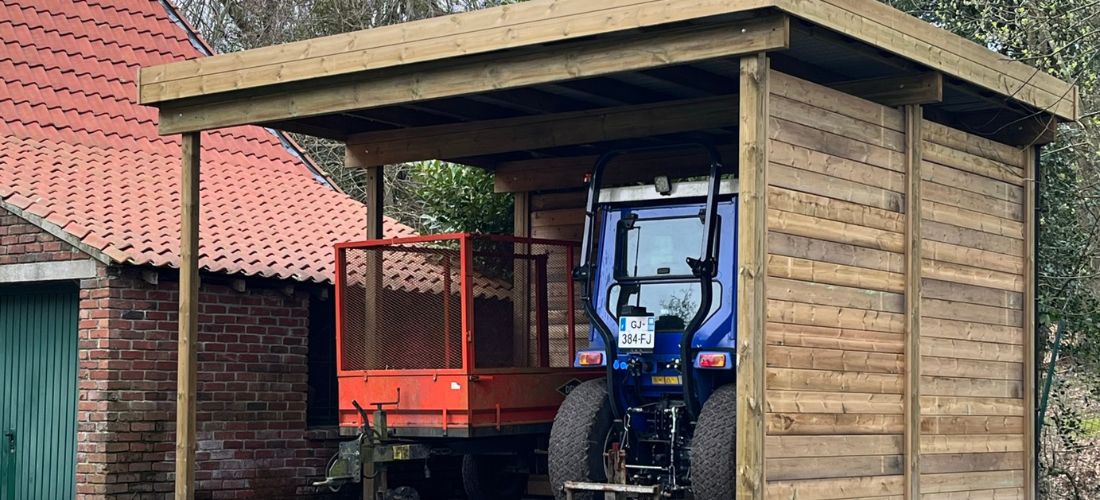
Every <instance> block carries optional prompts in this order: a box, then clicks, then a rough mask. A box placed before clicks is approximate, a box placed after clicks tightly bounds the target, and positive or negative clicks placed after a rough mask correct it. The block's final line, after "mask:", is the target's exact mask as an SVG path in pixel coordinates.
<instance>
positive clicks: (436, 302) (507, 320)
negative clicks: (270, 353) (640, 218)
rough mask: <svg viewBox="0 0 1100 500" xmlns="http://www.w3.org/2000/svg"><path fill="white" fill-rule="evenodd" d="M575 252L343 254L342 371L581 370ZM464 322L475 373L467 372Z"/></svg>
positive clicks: (457, 242)
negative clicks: (576, 365)
mask: <svg viewBox="0 0 1100 500" xmlns="http://www.w3.org/2000/svg"><path fill="white" fill-rule="evenodd" d="M463 242H465V243H466V248H467V254H466V255H463V254H462V248H463V247H462V243H463ZM576 250H577V246H576V245H575V244H572V243H565V242H552V241H542V240H518V241H517V240H514V239H512V238H509V237H497V236H493V237H489V236H473V235H458V236H455V235H451V236H442V237H439V238H438V239H417V241H416V242H409V243H406V242H371V243H365V244H363V245H362V246H354V247H345V248H343V249H342V250H341V252H342V253H341V255H342V267H341V269H342V274H341V276H339V277H338V279H337V281H338V286H339V287H340V320H341V324H340V328H339V333H338V334H339V335H340V340H341V352H340V357H341V358H340V359H341V363H342V369H343V370H345V371H348V370H402V369H448V368H453V369H459V368H465V369H471V368H478V369H492V368H538V367H568V366H572V363H573V352H574V350H575V349H574V348H585V347H587V344H588V330H589V327H588V324H587V322H585V321H584V320H583V314H579V313H577V311H579V310H580V309H581V308H579V307H578V300H577V295H578V294H577V292H576V290H575V289H574V288H575V287H573V286H572V283H571V273H572V269H571V268H572V266H573V265H574V263H575V257H576ZM464 259H465V260H466V266H465V270H466V276H463V273H462V271H463V265H462V261H463V260H464ZM463 296H465V297H466V299H465V300H466V302H465V304H464V302H463ZM464 307H465V308H466V309H465V310H464V309H463V308H464ZM464 315H466V319H467V321H468V323H469V325H470V334H471V335H472V337H471V342H470V343H469V344H468V345H467V346H466V347H467V350H468V351H469V353H470V354H471V356H472V357H471V359H470V361H472V366H464V365H463V356H464V352H463V337H462V326H463V316H464ZM577 317H580V318H581V320H582V321H581V322H577ZM571 336H572V338H573V339H575V340H573V341H572V342H571Z"/></svg>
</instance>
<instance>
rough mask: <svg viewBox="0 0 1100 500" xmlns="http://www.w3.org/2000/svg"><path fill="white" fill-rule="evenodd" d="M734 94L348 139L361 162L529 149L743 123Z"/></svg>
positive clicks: (360, 164) (369, 163) (369, 164)
mask: <svg viewBox="0 0 1100 500" xmlns="http://www.w3.org/2000/svg"><path fill="white" fill-rule="evenodd" d="M737 103H738V98H737V96H736V95H733V96H720V97H705V98H699V99H684V100H677V101H666V102H660V103H655V104H641V105H635V106H618V107H614V108H598V109H593V110H586V111H575V112H570V113H557V114H551V115H534V116H523V117H518V118H504V119H499V120H483V121H476V122H467V123H456V124H448V125H437V126H432V127H418V128H406V129H396V130H385V131H380V132H369V133H365V134H359V135H354V136H351V137H349V138H348V141H347V147H348V149H349V150H351V151H353V155H352V157H354V158H355V159H356V161H357V163H358V164H357V165H353V166H356V167H372V166H377V165H387V164H392V163H401V162H408V161H416V160H426V159H434V158H438V159H454V158H462V157H469V156H481V155H490V154H496V153H507V152H511V151H527V150H536V149H544V148H551V147H558V146H572V145H578V144H590V143H598V142H605V141H613V140H617V139H629V138H633V137H648V136H655V135H663V134H672V133H677V132H687V131H694V130H704V129H712V128H721V127H727V126H733V125H737V121H738V117H737V115H736V113H732V112H731V111H730V110H736V109H737Z"/></svg>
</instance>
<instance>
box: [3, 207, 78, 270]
mask: <svg viewBox="0 0 1100 500" xmlns="http://www.w3.org/2000/svg"><path fill="white" fill-rule="evenodd" d="M87 258H89V257H88V254H85V253H83V252H81V251H79V250H77V249H75V248H73V247H72V246H71V245H69V244H68V243H65V242H64V241H61V239H59V238H58V237H56V236H54V235H52V234H50V233H47V232H45V231H43V230H41V229H39V228H38V226H35V225H33V224H31V223H29V222H27V221H26V220H24V219H22V218H21V217H19V216H16V215H13V214H12V213H11V212H9V211H7V210H4V209H3V208H0V265H3V264H23V263H28V262H55V261H61V260H82V259H87Z"/></svg>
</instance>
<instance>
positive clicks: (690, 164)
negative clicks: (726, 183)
mask: <svg viewBox="0 0 1100 500" xmlns="http://www.w3.org/2000/svg"><path fill="white" fill-rule="evenodd" d="M718 152H719V153H720V154H721V155H722V162H723V164H725V165H726V168H727V171H729V172H731V173H732V172H733V171H734V164H735V163H736V161H737V146H736V145H733V144H731V145H726V146H719V147H718ZM597 158H599V155H584V156H570V157H562V158H541V159H537V160H518V161H507V162H501V163H500V164H499V165H498V166H497V168H496V170H495V171H494V173H495V175H494V190H495V191H496V192H498V193H518V192H524V191H533V190H554V189H578V188H582V187H584V186H585V184H584V176H585V174H587V173H589V172H591V171H592V165H593V164H595V163H596V159H597ZM620 160H621V161H629V162H630V168H629V169H620V168H610V169H608V171H607V175H606V177H605V179H604V181H605V182H607V183H610V184H615V183H619V182H630V181H635V180H640V179H650V178H652V177H654V176H656V175H668V174H669V173H670V172H672V171H675V172H676V173H677V174H678V175H680V174H682V175H703V174H705V173H706V171H707V168H708V166H709V165H710V159H709V158H708V157H707V155H706V153H705V152H704V151H702V150H701V149H694V148H685V149H683V150H674V151H658V152H649V153H634V154H631V153H627V154H626V155H624V156H623V157H622V158H620Z"/></svg>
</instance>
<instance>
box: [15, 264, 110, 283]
mask: <svg viewBox="0 0 1100 500" xmlns="http://www.w3.org/2000/svg"><path fill="white" fill-rule="evenodd" d="M96 265H97V263H96V261H94V260H92V259H87V260H65V261H59V262H30V263H24V264H3V265H0V283H30V282H35V281H59V280H81V279H89V278H95V277H96Z"/></svg>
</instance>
